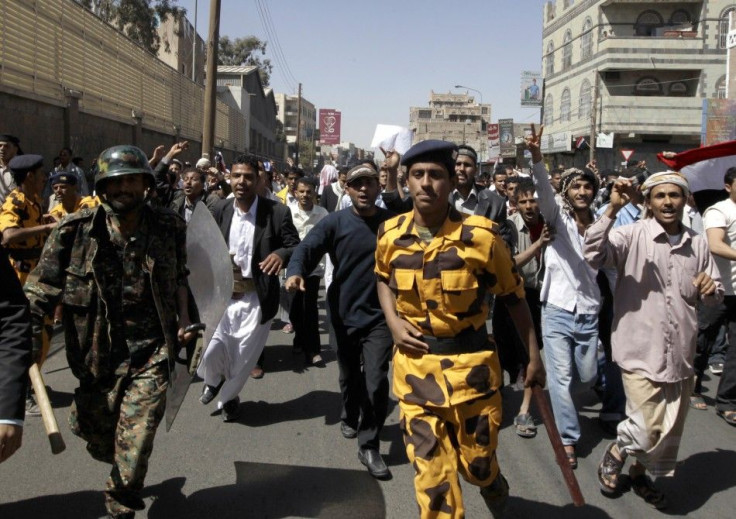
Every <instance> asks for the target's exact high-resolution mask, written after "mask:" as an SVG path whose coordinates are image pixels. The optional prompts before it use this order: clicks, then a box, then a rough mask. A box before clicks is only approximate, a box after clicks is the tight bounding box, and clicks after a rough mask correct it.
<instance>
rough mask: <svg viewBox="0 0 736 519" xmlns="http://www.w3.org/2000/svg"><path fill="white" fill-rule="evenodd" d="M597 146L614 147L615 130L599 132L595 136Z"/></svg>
mask: <svg viewBox="0 0 736 519" xmlns="http://www.w3.org/2000/svg"><path fill="white" fill-rule="evenodd" d="M595 147H596V148H608V149H611V148H613V132H611V133H603V132H601V133H599V134H598V135H596V137H595Z"/></svg>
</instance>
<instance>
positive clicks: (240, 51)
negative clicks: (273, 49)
mask: <svg viewBox="0 0 736 519" xmlns="http://www.w3.org/2000/svg"><path fill="white" fill-rule="evenodd" d="M267 43H268V42H265V41H261V40H259V39H258V38H256V37H255V36H246V37H244V38H235V39H233V40H231V39H230V38H229V37H228V36H221V37H220V41H219V46H218V50H217V64H218V65H231V66H241V65H249V66H252V67H258V72H259V73H260V76H261V82H262V83H263V86H268V83H269V80H270V78H271V72H272V70H273V66H272V65H271V60H270V59H261V57H262V56H265V55H266V44H267Z"/></svg>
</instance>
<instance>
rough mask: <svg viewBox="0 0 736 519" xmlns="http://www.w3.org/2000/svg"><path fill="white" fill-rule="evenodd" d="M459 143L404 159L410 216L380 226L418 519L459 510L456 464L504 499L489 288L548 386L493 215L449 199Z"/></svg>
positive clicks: (384, 290)
mask: <svg viewBox="0 0 736 519" xmlns="http://www.w3.org/2000/svg"><path fill="white" fill-rule="evenodd" d="M456 151H457V150H456V147H455V145H454V144H452V143H450V142H444V141H436V140H428V141H423V142H420V143H418V144H416V145H414V146H413V147H412V148H410V149H409V150H408V151H407V153H406V155H405V156H404V158H403V160H402V165H404V166H406V167H407V178H408V180H407V184H408V187H409V191H410V194H411V197H412V199H413V202H414V209H413V211H412V212H410V213H407V214H403V215H400V216H397V217H395V218H392V219H390V220H387V221H386V222H384V223H383V224H382V226H381V228H379V232H378V245H377V248H376V269H375V272H376V275H377V277H378V297H379V300H380V302H381V307H382V308H383V311H384V313H385V315H386V321H387V323H388V326H389V329H390V330H391V334H392V336H393V339H394V344H395V346H396V347H395V349H394V356H393V361H394V384H393V387H394V393H395V394H396V396H397V397H398V398H399V406H400V409H401V428H402V431H403V433H404V442H405V444H406V451H407V456H408V457H409V460H410V461H411V462H412V463H413V465H414V467H415V470H416V476H415V478H414V486H415V491H416V499H417V503H418V504H419V508H420V513H421V517H423V518H424V517H462V516H463V514H464V507H463V502H462V492H461V488H460V482H459V479H458V472H460V473H461V474H462V475H463V477H464V478H465V479H466V480H467V481H469V482H470V483H472V484H474V485H477V486H479V487H481V495H482V496H483V499H484V500H485V502H486V505H487V506H488V508H489V510H490V511H491V513H492V514H493V516H494V517H500V516H501V515H502V514H503V511H504V509H505V505H506V500H507V498H508V483H507V482H506V480H505V478H504V477H503V476H502V475H501V473H500V470H499V467H498V461H497V458H496V454H495V450H496V445H497V441H498V427H499V424H500V422H501V394H500V392H499V388H500V386H501V383H502V380H501V368H500V365H499V362H498V356H497V354H496V352H495V351H494V349H493V346H492V345H491V344H490V343H489V341H488V336H487V334H486V330H485V320H486V318H487V316H488V305H487V302H486V301H487V297H486V296H487V293H488V292H492V293H494V294H496V296H497V297H499V298H500V299H502V300H503V301H504V302H505V303H506V305H507V307H508V310H509V314H510V315H511V318H512V320H513V321H514V324H515V326H516V328H517V330H518V331H519V334H520V335H521V337H522V339H523V342H524V344H525V346H527V348H528V353H529V358H530V361H529V364H528V367H527V377H526V380H525V385H527V386H531V385H534V384H539V385H541V386H544V382H545V372H544V368H543V367H542V363H541V360H540V357H539V349H538V347H537V340H536V337H535V333H534V326H533V324H532V319H531V315H530V313H529V308H528V307H527V305H526V301H525V300H524V287H523V282H522V280H521V278H520V277H519V275H518V274H517V272H516V268H515V267H514V264H513V261H512V259H511V254H510V252H509V249H508V248H507V247H506V245H505V244H504V242H503V240H502V239H501V238H500V236H499V235H498V233H497V232H496V226H495V224H494V223H493V222H491V221H490V220H488V219H487V218H485V217H483V216H476V215H468V216H464V215H462V214H461V213H460V212H458V211H457V210H456V209H455V208H454V207H453V206H451V205H450V203H449V202H448V197H449V194H450V192H451V191H452V190H453V189H454V187H455V182H456V178H455V159H456Z"/></svg>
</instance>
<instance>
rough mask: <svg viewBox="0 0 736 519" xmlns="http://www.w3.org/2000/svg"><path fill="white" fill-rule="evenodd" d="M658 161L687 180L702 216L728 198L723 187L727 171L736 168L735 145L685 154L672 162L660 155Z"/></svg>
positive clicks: (710, 147) (679, 155) (696, 149)
mask: <svg viewBox="0 0 736 519" xmlns="http://www.w3.org/2000/svg"><path fill="white" fill-rule="evenodd" d="M657 159H659V161H660V162H662V163H663V164H665V165H667V167H669V168H670V169H673V170H675V171H679V172H680V173H682V174H683V175H685V176H686V177H687V180H688V182H689V183H690V191H692V193H693V196H694V197H695V202H696V204H697V206H698V210H699V211H700V212H701V213H702V212H703V211H705V210H706V209H707V208H708V207H710V206H711V205H713V204H714V203H716V202H718V201H720V200H723V199H725V198H727V196H728V193H726V190H725V189H724V187H723V186H724V183H723V176H724V175H725V174H726V171H727V170H728V168H732V167H736V141H728V142H721V143H718V144H714V145H713V146H705V147H703V148H695V149H692V150H687V151H683V152H682V153H678V154H677V155H675V156H673V157H669V158H665V157H664V156H663V155H662V154H661V153H660V154H658V155H657Z"/></svg>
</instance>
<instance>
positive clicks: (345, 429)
mask: <svg viewBox="0 0 736 519" xmlns="http://www.w3.org/2000/svg"><path fill="white" fill-rule="evenodd" d="M340 433H341V434H342V437H343V438H347V439H348V440H350V439H352V438H355V437H356V436H358V431H356V430H355V429H353V428H352V427H350V426H349V425H348V424H346V423H345V422H340Z"/></svg>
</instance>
